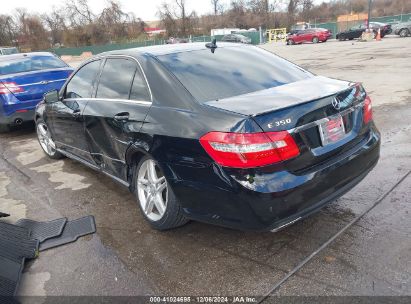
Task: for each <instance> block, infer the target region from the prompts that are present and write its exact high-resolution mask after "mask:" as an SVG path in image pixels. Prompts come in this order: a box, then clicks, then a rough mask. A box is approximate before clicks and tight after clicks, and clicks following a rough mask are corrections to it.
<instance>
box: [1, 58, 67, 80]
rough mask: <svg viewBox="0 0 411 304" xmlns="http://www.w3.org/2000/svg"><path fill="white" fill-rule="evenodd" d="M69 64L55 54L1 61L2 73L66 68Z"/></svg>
mask: <svg viewBox="0 0 411 304" xmlns="http://www.w3.org/2000/svg"><path fill="white" fill-rule="evenodd" d="M64 67H67V65H66V64H65V63H64V62H63V61H61V60H60V59H58V58H56V57H54V56H44V55H39V56H32V57H22V58H14V59H10V60H7V61H0V75H6V74H16V73H24V72H30V71H39V70H47V69H56V68H64Z"/></svg>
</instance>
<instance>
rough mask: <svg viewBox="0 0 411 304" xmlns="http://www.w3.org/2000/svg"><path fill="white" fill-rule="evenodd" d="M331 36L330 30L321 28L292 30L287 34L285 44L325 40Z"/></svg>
mask: <svg viewBox="0 0 411 304" xmlns="http://www.w3.org/2000/svg"><path fill="white" fill-rule="evenodd" d="M331 36H332V33H331V31H329V30H327V29H322V28H309V29H305V30H293V31H291V32H290V33H289V34H288V35H287V44H288V45H293V44H301V43H304V42H312V43H318V42H326V41H327V40H328V39H329V38H330V37H331Z"/></svg>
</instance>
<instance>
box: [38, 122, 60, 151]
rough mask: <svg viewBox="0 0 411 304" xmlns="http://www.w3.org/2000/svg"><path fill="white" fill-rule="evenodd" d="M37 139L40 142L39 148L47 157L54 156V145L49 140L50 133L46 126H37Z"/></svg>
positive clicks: (43, 124)
mask: <svg viewBox="0 0 411 304" xmlns="http://www.w3.org/2000/svg"><path fill="white" fill-rule="evenodd" d="M37 137H38V139H39V142H40V146H41V148H42V149H43V151H44V152H46V154H47V155H49V156H53V155H54V154H56V144H55V143H54V141H53V139H52V138H51V134H50V131H49V129H48V127H47V125H46V124H45V123H43V122H40V123H38V124H37Z"/></svg>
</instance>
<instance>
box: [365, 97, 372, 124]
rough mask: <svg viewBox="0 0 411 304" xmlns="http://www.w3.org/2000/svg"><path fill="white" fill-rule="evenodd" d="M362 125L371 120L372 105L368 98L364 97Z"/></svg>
mask: <svg viewBox="0 0 411 304" xmlns="http://www.w3.org/2000/svg"><path fill="white" fill-rule="evenodd" d="M363 110H364V114H363V115H364V123H365V124H367V123H369V122H370V121H371V120H372V105H371V98H370V97H369V96H366V97H365V100H364V107H363Z"/></svg>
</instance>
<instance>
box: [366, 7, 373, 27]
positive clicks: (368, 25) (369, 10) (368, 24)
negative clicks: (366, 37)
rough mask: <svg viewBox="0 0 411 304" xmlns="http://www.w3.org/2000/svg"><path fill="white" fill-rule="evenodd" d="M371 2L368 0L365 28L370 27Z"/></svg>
mask: <svg viewBox="0 0 411 304" xmlns="http://www.w3.org/2000/svg"><path fill="white" fill-rule="evenodd" d="M371 2H372V0H368V19H367V29H370V18H371Z"/></svg>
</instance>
